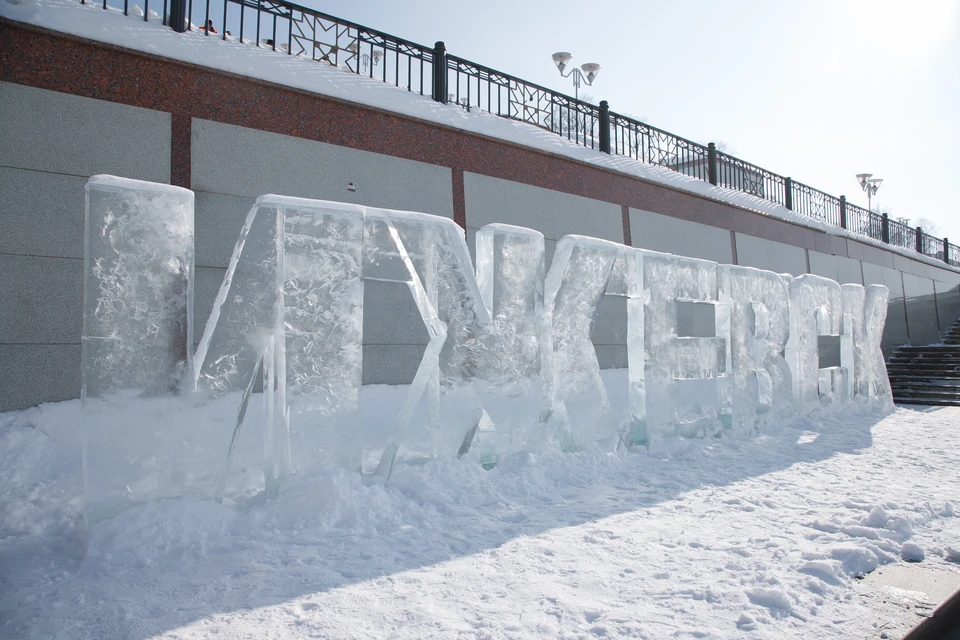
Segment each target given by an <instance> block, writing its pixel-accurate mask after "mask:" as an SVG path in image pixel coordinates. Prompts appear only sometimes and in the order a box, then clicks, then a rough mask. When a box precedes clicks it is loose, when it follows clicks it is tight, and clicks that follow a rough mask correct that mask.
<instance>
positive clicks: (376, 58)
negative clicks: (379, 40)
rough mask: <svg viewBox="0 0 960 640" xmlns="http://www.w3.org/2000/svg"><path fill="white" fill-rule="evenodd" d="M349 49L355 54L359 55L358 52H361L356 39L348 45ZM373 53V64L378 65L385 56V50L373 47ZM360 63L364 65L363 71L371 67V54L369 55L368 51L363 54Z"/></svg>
mask: <svg viewBox="0 0 960 640" xmlns="http://www.w3.org/2000/svg"><path fill="white" fill-rule="evenodd" d="M347 51H349V52H350V53H352V54H353V55H357V53H359V52H360V47H359V46H357V41H356V40H354V41H353V42H351V43H350V45H349V46H348V47H347ZM372 53H373V66H377V65H378V64H380V58H381V57H382V56H383V51H381V50H380V49H373V51H372ZM360 64H361V65H363V72H364V73H366V72H367V69H368V68H369V67H370V56H369V55H367V54H366V53H364V54H363V55H361V56H360Z"/></svg>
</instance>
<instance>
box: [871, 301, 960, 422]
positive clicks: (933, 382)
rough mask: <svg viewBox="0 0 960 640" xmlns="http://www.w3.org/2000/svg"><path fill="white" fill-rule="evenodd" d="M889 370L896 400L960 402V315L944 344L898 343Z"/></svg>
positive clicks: (935, 402) (953, 403)
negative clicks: (915, 345) (911, 344)
mask: <svg viewBox="0 0 960 640" xmlns="http://www.w3.org/2000/svg"><path fill="white" fill-rule="evenodd" d="M887 374H888V376H889V377H890V387H891V389H892V390H893V401H894V402H896V403H897V404H923V405H952V406H960V319H958V320H957V322H955V323H954V324H953V327H951V328H950V331H949V332H948V333H947V335H946V336H944V338H943V343H942V344H932V345H928V346H926V347H914V346H910V345H904V346H902V347H899V348H898V349H897V350H896V351H895V352H894V353H893V355H892V356H890V359H889V360H888V361H887Z"/></svg>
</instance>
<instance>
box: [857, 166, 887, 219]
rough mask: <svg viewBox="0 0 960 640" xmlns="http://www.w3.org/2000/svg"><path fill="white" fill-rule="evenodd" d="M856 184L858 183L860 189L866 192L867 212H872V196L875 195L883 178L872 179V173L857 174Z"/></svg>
mask: <svg viewBox="0 0 960 640" xmlns="http://www.w3.org/2000/svg"><path fill="white" fill-rule="evenodd" d="M857 182H859V183H860V188H861V189H863V190H864V191H866V192H867V210H868V211H873V203H872V200H873V196H875V195H877V189H879V188H880V183H881V182H883V178H874V177H873V174H872V173H858V174H857Z"/></svg>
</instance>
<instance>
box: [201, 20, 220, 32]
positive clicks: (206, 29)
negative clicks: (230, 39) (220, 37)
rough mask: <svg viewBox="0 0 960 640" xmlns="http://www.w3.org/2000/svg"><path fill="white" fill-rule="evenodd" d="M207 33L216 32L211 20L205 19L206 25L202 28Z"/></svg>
mask: <svg viewBox="0 0 960 640" xmlns="http://www.w3.org/2000/svg"><path fill="white" fill-rule="evenodd" d="M203 30H204V31H206V32H207V33H216V32H217V30H216V29H214V27H213V20H207V26H205V27H204V28H203Z"/></svg>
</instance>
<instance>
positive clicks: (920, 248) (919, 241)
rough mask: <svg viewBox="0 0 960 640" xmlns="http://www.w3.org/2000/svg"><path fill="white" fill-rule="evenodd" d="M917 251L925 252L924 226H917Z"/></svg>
mask: <svg viewBox="0 0 960 640" xmlns="http://www.w3.org/2000/svg"><path fill="white" fill-rule="evenodd" d="M916 249H917V253H923V227H917V247H916Z"/></svg>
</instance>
